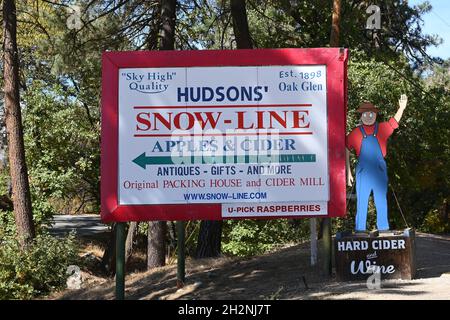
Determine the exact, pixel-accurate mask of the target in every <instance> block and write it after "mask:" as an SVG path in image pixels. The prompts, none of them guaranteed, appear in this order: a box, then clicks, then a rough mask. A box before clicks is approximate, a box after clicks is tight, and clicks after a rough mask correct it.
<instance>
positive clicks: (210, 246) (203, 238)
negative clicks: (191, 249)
mask: <svg viewBox="0 0 450 320" xmlns="http://www.w3.org/2000/svg"><path fill="white" fill-rule="evenodd" d="M221 240H222V221H202V222H201V223H200V231H199V233H198V241H197V250H196V253H195V257H196V258H197V259H200V258H212V257H218V256H219V255H220V252H221V248H220V247H221Z"/></svg>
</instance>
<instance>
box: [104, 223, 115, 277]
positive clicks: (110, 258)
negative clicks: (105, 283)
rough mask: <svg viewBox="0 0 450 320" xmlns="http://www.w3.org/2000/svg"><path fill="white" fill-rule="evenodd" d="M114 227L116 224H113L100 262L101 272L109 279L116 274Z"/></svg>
mask: <svg viewBox="0 0 450 320" xmlns="http://www.w3.org/2000/svg"><path fill="white" fill-rule="evenodd" d="M116 226H117V224H116V223H113V225H112V228H111V232H110V234H109V241H108V242H107V246H106V248H105V252H103V257H102V262H101V267H102V269H103V271H104V272H105V273H106V274H107V275H109V276H111V277H112V276H114V275H115V274H116V230H117V227H116Z"/></svg>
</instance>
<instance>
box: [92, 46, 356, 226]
mask: <svg viewBox="0 0 450 320" xmlns="http://www.w3.org/2000/svg"><path fill="white" fill-rule="evenodd" d="M347 60H348V50H347V49H342V48H308V49H253V50H196V51H121V52H104V53H103V54H102V125H101V169H100V172H101V187H100V189H101V191H100V193H101V218H102V220H103V221H104V222H112V221H117V222H125V221H148V220H221V219H225V218H222V205H221V204H220V203H219V204H164V205H119V203H118V170H117V168H118V107H119V104H118V86H119V69H120V68H151V67H217V66H270V65H326V67H327V107H328V170H329V182H330V201H329V202H328V215H327V216H324V215H319V216H318V217H342V216H344V215H345V213H346V203H345V199H346V187H345V133H346V132H345V126H346V113H347V110H346V107H347V105H346V102H347ZM311 217H315V216H314V215H307V216H296V217H293V216H272V217H251V218H252V219H275V218H311ZM226 219H230V218H226Z"/></svg>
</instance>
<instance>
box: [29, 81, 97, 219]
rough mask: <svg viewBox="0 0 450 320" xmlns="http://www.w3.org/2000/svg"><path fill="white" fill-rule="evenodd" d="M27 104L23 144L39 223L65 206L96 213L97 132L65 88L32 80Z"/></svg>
mask: <svg viewBox="0 0 450 320" xmlns="http://www.w3.org/2000/svg"><path fill="white" fill-rule="evenodd" d="M24 102H25V108H24V123H25V126H24V140H25V146H26V150H27V152H26V156H27V163H28V168H29V176H30V185H31V191H32V195H33V199H32V200H33V209H34V216H35V220H36V222H37V224H40V223H43V222H45V221H47V220H48V218H49V217H51V215H52V214H54V213H56V212H57V210H58V209H61V208H64V206H65V205H66V206H71V207H72V208H70V209H71V210H72V211H75V210H76V207H78V206H80V204H81V205H83V204H85V203H91V204H93V205H94V208H93V210H98V209H97V206H98V203H99V200H98V198H99V190H98V185H99V176H98V171H99V158H100V151H99V132H98V128H97V127H94V128H93V127H92V126H91V124H90V123H89V120H88V119H87V118H86V117H85V116H84V109H83V107H82V106H81V105H80V104H79V103H77V102H76V101H74V100H73V99H72V98H71V96H70V92H65V91H64V90H63V89H62V87H61V86H51V87H48V86H46V85H45V84H44V83H43V82H42V81H33V82H32V83H31V84H30V86H29V89H28V90H27V92H26V94H25V95H24ZM61 202H62V204H61ZM73 207H75V208H73Z"/></svg>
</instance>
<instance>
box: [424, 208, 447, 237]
mask: <svg viewBox="0 0 450 320" xmlns="http://www.w3.org/2000/svg"><path fill="white" fill-rule="evenodd" d="M421 231H423V232H429V233H449V232H450V219H449V218H448V217H447V219H445V217H443V215H442V213H441V212H439V210H436V209H433V210H431V211H430V212H428V214H427V215H426V216H425V219H424V221H423V225H422V227H421Z"/></svg>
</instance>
